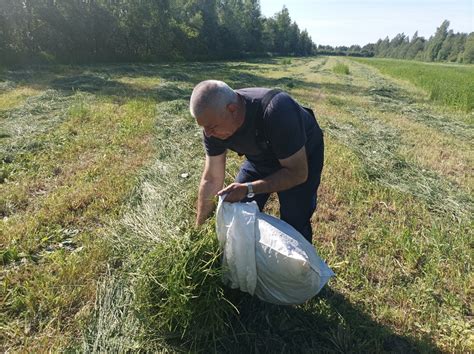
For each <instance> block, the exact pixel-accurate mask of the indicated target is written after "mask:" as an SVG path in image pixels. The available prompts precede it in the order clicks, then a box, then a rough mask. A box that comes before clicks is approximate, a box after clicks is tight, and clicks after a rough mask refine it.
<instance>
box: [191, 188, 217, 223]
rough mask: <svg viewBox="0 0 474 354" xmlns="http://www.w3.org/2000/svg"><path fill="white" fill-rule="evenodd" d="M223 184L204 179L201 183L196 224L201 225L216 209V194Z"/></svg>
mask: <svg viewBox="0 0 474 354" xmlns="http://www.w3.org/2000/svg"><path fill="white" fill-rule="evenodd" d="M220 188H222V186H220V185H218V184H217V183H213V182H210V181H206V180H202V181H201V184H200V185H199V194H198V204H197V216H196V225H201V224H203V223H204V221H206V219H207V218H208V217H209V215H210V214H211V213H212V211H213V210H214V206H215V205H214V204H215V203H214V196H215V195H216V193H217V192H218V191H219V189H220Z"/></svg>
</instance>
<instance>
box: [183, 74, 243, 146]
mask: <svg viewBox="0 0 474 354" xmlns="http://www.w3.org/2000/svg"><path fill="white" fill-rule="evenodd" d="M189 110H190V112H191V115H192V116H193V117H194V118H196V121H197V123H198V124H199V125H200V126H202V127H203V129H204V134H206V136H214V137H216V138H218V139H227V138H229V137H230V136H231V135H232V134H234V133H235V131H236V130H237V129H238V128H239V127H240V126H241V125H242V123H243V121H244V119H245V105H244V103H243V102H242V101H241V99H240V97H239V95H238V94H237V93H236V92H235V91H234V90H232V89H231V88H230V87H229V86H227V84H226V83H225V82H222V81H217V80H206V81H202V82H200V83H199V84H197V85H196V87H195V88H194V90H193V93H192V95H191V101H190V105H189Z"/></svg>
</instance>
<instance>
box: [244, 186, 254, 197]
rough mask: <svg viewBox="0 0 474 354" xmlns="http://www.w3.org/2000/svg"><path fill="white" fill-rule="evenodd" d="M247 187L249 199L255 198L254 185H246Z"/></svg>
mask: <svg viewBox="0 0 474 354" xmlns="http://www.w3.org/2000/svg"><path fill="white" fill-rule="evenodd" d="M246 185H247V191H248V193H247V198H253V197H255V193H254V192H253V185H252V183H246Z"/></svg>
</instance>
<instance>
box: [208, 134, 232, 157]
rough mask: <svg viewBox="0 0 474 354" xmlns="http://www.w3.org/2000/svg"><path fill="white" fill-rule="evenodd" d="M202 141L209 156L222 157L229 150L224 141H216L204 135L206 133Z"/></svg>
mask: <svg viewBox="0 0 474 354" xmlns="http://www.w3.org/2000/svg"><path fill="white" fill-rule="evenodd" d="M202 140H203V143H204V149H205V150H206V155H207V156H217V155H221V154H223V153H224V152H225V151H226V149H227V147H226V146H225V144H224V143H223V142H222V141H219V140H218V139H215V138H213V137H207V136H206V135H205V134H204V131H203V132H202Z"/></svg>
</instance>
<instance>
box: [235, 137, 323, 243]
mask: <svg viewBox="0 0 474 354" xmlns="http://www.w3.org/2000/svg"><path fill="white" fill-rule="evenodd" d="M323 162H324V144H321V145H320V146H319V147H318V148H317V149H316V151H313V152H312V154H311V156H310V158H309V159H308V179H307V180H306V182H304V183H302V184H299V185H297V186H295V187H293V188H291V189H288V190H285V191H282V192H278V200H279V202H280V218H281V219H282V220H284V221H286V222H287V223H288V224H290V225H291V226H293V227H294V228H295V229H296V230H298V231H299V232H300V233H301V234H302V235H303V236H304V237H305V238H306V239H307V240H308V241H309V242H310V243H312V236H313V231H312V228H311V221H310V219H311V216H312V215H313V213H314V211H315V210H316V204H317V191H318V187H319V183H320V181H321V172H322V170H323ZM277 170H278V168H265V167H262V166H256V165H255V164H252V163H251V162H249V161H248V160H246V161H245V162H244V163H243V164H242V166H241V167H240V171H239V173H238V174H237V177H236V178H235V181H236V182H238V183H246V182H253V181H256V180H258V179H262V178H265V177H267V176H269V175H271V174H272V173H274V172H276V171H277ZM269 196H270V194H256V195H255V197H253V198H252V199H248V198H245V199H244V200H242V202H249V201H252V200H255V201H256V202H257V204H258V207H259V208H260V211H262V210H263V207H264V206H265V203H266V202H267V200H268V197H269Z"/></svg>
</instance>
